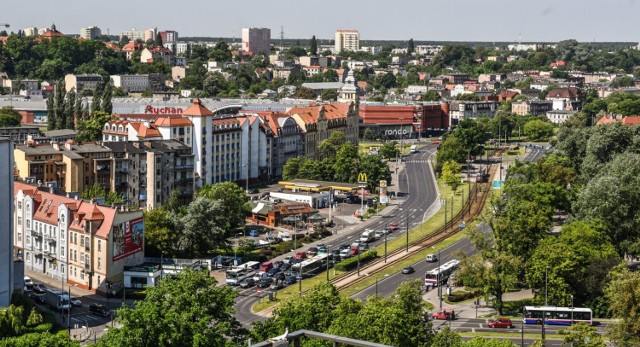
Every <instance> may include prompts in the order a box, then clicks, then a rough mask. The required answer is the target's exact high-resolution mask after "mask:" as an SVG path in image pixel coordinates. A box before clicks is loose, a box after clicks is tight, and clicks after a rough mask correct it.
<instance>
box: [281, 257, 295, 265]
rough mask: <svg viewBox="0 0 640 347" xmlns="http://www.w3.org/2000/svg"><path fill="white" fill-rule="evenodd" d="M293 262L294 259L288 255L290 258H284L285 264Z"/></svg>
mask: <svg viewBox="0 0 640 347" xmlns="http://www.w3.org/2000/svg"><path fill="white" fill-rule="evenodd" d="M292 260H293V257H292V256H290V255H288V256H286V257H284V260H283V261H284V263H285V264H291V261H292Z"/></svg>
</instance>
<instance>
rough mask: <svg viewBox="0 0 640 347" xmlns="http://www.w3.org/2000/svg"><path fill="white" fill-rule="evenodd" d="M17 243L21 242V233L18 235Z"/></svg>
mask: <svg viewBox="0 0 640 347" xmlns="http://www.w3.org/2000/svg"><path fill="white" fill-rule="evenodd" d="M18 242H20V243H21V242H22V233H18Z"/></svg>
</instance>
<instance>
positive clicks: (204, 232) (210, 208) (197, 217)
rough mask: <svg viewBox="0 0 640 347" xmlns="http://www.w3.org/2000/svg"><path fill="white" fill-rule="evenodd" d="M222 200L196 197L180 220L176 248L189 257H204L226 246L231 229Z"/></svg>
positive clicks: (227, 245)
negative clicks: (228, 227)
mask: <svg viewBox="0 0 640 347" xmlns="http://www.w3.org/2000/svg"><path fill="white" fill-rule="evenodd" d="M224 213H225V207H224V205H223V202H222V200H209V199H207V198H204V197H201V196H199V197H197V198H196V199H195V200H193V201H192V202H191V203H190V204H189V206H188V207H187V210H186V213H185V214H184V215H183V216H182V218H181V220H180V230H181V231H182V232H181V233H180V235H179V239H178V242H177V246H178V249H179V250H181V251H182V252H184V253H185V254H186V255H188V256H189V257H205V256H209V255H211V254H210V252H212V251H213V250H215V249H219V248H228V247H229V240H228V239H229V237H230V235H232V230H229V229H226V228H227V226H228V223H229V222H228V221H227V216H226V215H225V214H224Z"/></svg>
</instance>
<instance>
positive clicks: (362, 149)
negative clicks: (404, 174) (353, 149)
mask: <svg viewBox="0 0 640 347" xmlns="http://www.w3.org/2000/svg"><path fill="white" fill-rule="evenodd" d="M383 144H384V142H379V141H361V142H360V143H359V144H358V153H359V154H360V155H366V154H369V150H370V149H371V148H372V147H382V145H383ZM400 145H401V143H400V142H399V141H397V143H396V148H398V149H399V150H400V153H401V154H409V152H410V150H411V144H409V143H407V142H406V141H404V142H403V143H402V146H400ZM400 147H402V148H400ZM392 160H395V159H392Z"/></svg>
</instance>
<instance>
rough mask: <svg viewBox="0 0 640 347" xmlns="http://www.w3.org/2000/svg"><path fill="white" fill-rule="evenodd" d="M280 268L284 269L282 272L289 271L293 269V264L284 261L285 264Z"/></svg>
mask: <svg viewBox="0 0 640 347" xmlns="http://www.w3.org/2000/svg"><path fill="white" fill-rule="evenodd" d="M279 269H280V270H282V272H287V271H289V270H290V269H291V264H289V263H284V264H282V265H280V267H279Z"/></svg>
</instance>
